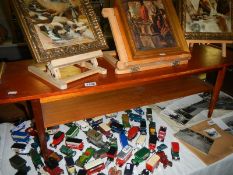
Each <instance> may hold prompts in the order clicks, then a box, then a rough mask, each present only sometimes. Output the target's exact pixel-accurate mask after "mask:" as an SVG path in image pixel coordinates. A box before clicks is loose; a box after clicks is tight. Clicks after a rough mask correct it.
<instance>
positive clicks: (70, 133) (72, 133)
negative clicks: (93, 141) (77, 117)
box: [66, 125, 79, 138]
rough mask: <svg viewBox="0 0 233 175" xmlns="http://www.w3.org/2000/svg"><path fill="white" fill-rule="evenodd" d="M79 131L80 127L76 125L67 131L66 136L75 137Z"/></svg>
mask: <svg viewBox="0 0 233 175" xmlns="http://www.w3.org/2000/svg"><path fill="white" fill-rule="evenodd" d="M78 132H79V128H78V126H76V125H73V126H71V127H70V129H69V130H68V131H67V132H66V137H71V138H72V137H75V136H77V134H78Z"/></svg>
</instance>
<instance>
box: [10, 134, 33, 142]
mask: <svg viewBox="0 0 233 175" xmlns="http://www.w3.org/2000/svg"><path fill="white" fill-rule="evenodd" d="M11 137H12V139H13V140H14V141H15V142H23V143H28V142H29V140H30V136H29V135H28V133H27V132H22V131H13V132H12V133H11Z"/></svg>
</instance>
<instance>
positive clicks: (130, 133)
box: [128, 126, 139, 140]
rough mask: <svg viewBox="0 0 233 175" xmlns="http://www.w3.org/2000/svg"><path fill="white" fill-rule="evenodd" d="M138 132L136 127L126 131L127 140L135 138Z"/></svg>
mask: <svg viewBox="0 0 233 175" xmlns="http://www.w3.org/2000/svg"><path fill="white" fill-rule="evenodd" d="M138 131H139V127H138V126H133V127H131V128H130V129H129V131H128V140H133V139H134V138H135V137H136V136H137V134H138Z"/></svg>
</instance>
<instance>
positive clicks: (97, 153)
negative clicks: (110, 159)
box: [93, 148, 109, 159]
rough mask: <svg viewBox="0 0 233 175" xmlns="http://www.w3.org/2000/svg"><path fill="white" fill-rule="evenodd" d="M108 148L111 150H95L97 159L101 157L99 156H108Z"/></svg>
mask: <svg viewBox="0 0 233 175" xmlns="http://www.w3.org/2000/svg"><path fill="white" fill-rule="evenodd" d="M108 150H109V149H108V148H100V149H99V150H97V151H95V153H94V156H93V157H94V158H95V159H99V158H101V159H103V158H105V157H107V152H108Z"/></svg>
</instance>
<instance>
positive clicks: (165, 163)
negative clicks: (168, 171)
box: [156, 151, 172, 168]
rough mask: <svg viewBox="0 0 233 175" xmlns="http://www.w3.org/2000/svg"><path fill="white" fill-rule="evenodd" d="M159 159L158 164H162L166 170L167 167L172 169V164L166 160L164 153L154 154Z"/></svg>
mask: <svg viewBox="0 0 233 175" xmlns="http://www.w3.org/2000/svg"><path fill="white" fill-rule="evenodd" d="M156 154H157V155H158V156H159V157H160V162H161V163H162V164H163V167H164V168H166V167H167V166H168V165H169V166H170V167H172V162H171V161H169V160H168V159H167V155H166V154H165V153H164V151H160V152H157V153H156Z"/></svg>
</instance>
